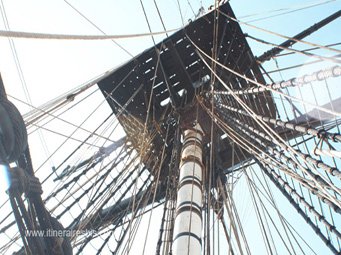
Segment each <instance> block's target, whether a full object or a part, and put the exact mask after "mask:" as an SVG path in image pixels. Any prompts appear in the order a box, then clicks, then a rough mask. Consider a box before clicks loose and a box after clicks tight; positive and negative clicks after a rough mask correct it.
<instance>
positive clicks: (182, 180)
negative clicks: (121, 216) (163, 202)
mask: <svg viewBox="0 0 341 255" xmlns="http://www.w3.org/2000/svg"><path fill="white" fill-rule="evenodd" d="M202 138H203V131H202V129H201V127H200V125H199V124H196V125H195V126H194V127H193V128H192V129H187V130H185V132H184V141H183V149H182V153H181V163H180V177H179V186H178V187H179V188H178V194H177V204H176V217H175V223H174V235H173V254H174V255H180V254H186V255H192V254H193V255H194V254H201V229H202V218H201V208H202V171H203V168H204V167H203V164H202Z"/></svg>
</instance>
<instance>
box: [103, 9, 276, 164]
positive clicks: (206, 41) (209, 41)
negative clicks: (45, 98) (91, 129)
mask: <svg viewBox="0 0 341 255" xmlns="http://www.w3.org/2000/svg"><path fill="white" fill-rule="evenodd" d="M219 9H220V11H221V12H223V13H226V14H228V15H229V16H232V17H234V14H233V11H232V9H231V7H230V5H229V4H228V3H226V4H224V5H222V6H220V8H219ZM216 15H217V17H216V20H217V22H216V25H215V22H214V19H215V13H214V12H209V13H208V14H206V15H205V16H202V17H200V18H199V19H197V20H196V21H193V22H191V23H189V24H188V25H187V26H186V27H185V28H184V29H182V30H180V31H178V32H176V33H174V34H173V35H171V36H169V37H168V38H166V39H165V40H163V41H162V42H160V43H158V44H157V45H156V46H155V47H151V48H149V49H147V50H145V51H144V52H143V53H141V54H140V55H138V56H136V57H135V58H133V59H132V60H130V61H129V62H128V63H126V64H124V65H122V66H120V67H119V68H117V69H116V70H114V71H113V72H112V73H111V75H109V76H108V77H107V78H105V79H103V80H101V81H100V82H99V83H98V84H99V87H100V89H101V91H102V93H103V95H104V96H105V98H106V100H107V102H108V103H109V105H110V107H111V108H112V110H113V112H114V113H115V114H116V115H117V116H118V119H119V120H120V122H121V124H122V126H123V128H124V129H125V131H126V133H127V135H128V137H129V138H130V140H131V141H132V143H133V144H134V146H135V147H136V148H137V149H138V150H140V149H141V141H140V138H141V135H142V134H143V132H144V129H145V123H147V125H146V129H147V135H148V136H149V138H150V141H151V143H150V144H151V147H149V148H147V149H146V148H143V150H147V152H145V159H144V161H145V163H146V164H147V165H150V167H152V165H153V164H154V163H156V162H153V160H152V159H151V158H152V157H153V154H155V153H160V152H161V151H162V146H163V144H164V141H166V142H167V145H168V146H167V151H166V153H167V158H166V160H165V162H164V166H165V167H166V166H168V164H169V160H170V154H171V150H172V145H173V136H174V129H175V127H176V126H177V125H178V124H179V123H178V118H179V116H180V125H188V124H190V123H191V122H193V121H194V120H195V119H196V118H197V117H198V118H199V121H200V124H201V125H202V126H203V129H204V132H205V133H206V134H208V133H209V132H210V126H211V118H209V116H208V115H207V114H206V112H205V111H203V109H202V108H201V107H200V106H198V105H197V104H196V102H197V100H196V97H195V96H196V95H200V94H202V93H205V92H206V91H208V89H209V87H210V84H211V81H212V75H211V71H210V70H209V68H207V66H206V65H205V63H203V61H202V59H201V58H200V56H199V54H198V52H197V49H196V48H195V47H194V46H193V45H192V43H191V42H190V40H189V39H188V38H190V39H191V40H192V41H193V42H194V43H195V44H196V45H197V46H198V47H199V48H200V49H202V50H203V51H204V52H205V53H206V54H208V55H210V56H212V52H213V37H214V35H213V31H214V28H217V31H218V33H217V40H216V42H217V57H216V59H217V61H219V62H220V63H222V64H224V65H226V66H227V67H229V68H231V69H233V70H235V71H237V72H239V73H241V74H243V75H245V76H247V77H249V78H251V79H254V80H257V81H258V82H261V83H263V84H264V83H265V82H264V78H263V77H262V74H261V72H260V70H259V67H258V65H257V62H256V60H255V58H254V56H253V54H252V51H251V49H250V47H249V45H248V43H247V41H246V39H245V36H244V34H243V32H242V30H241V28H240V26H239V24H238V23H236V22H234V21H231V20H229V19H228V18H227V17H225V16H224V15H222V14H219V12H216ZM205 61H207V63H209V65H212V62H211V61H210V60H209V59H208V58H206V60H205ZM216 73H217V74H218V75H219V77H221V78H222V79H223V80H224V82H225V83H226V84H228V85H229V86H230V87H231V88H233V89H242V88H249V87H253V86H254V85H253V84H251V83H248V82H246V81H245V80H244V79H242V78H239V77H237V76H235V75H233V74H231V73H229V72H227V71H226V70H224V69H222V68H220V67H219V66H217V69H216ZM215 88H216V89H223V86H222V85H221V84H220V83H219V82H215ZM151 94H152V101H151V106H150V108H149V111H148V105H149V99H150V96H151ZM240 98H241V99H242V100H244V101H245V102H246V101H247V102H248V104H249V106H250V107H251V108H252V109H254V111H255V112H257V113H260V114H264V109H265V111H266V115H267V116H275V108H274V103H273V101H272V98H271V95H270V94H268V93H264V94H262V95H260V96H259V97H258V98H257V99H256V98H254V97H253V95H251V94H250V95H243V96H240ZM250 102H252V103H251V105H250ZM235 107H238V105H235ZM170 123H171V128H170V130H168V137H166V133H167V126H168V125H169V124H170ZM251 124H252V123H251ZM216 132H217V133H216V134H217V135H216V136H217V140H219V141H218V142H217V144H218V146H219V147H218V148H217V150H216V151H217V153H219V155H220V160H218V161H219V162H220V163H219V165H218V166H217V168H220V169H221V168H224V169H226V168H228V167H230V166H231V164H232V162H231V153H232V152H231V151H232V150H231V146H230V144H229V142H228V139H224V140H221V139H220V136H221V135H222V133H221V132H220V131H219V129H217V131H216ZM208 137H209V135H208ZM207 142H209V141H208V140H207ZM235 151H236V152H238V150H235ZM154 156H156V155H154ZM246 157H248V155H247V154H246ZM243 160H245V157H244V156H243V155H242V153H241V154H240V157H239V158H238V157H235V159H234V163H238V162H240V161H243ZM167 161H168V162H167ZM165 171H166V170H165Z"/></svg>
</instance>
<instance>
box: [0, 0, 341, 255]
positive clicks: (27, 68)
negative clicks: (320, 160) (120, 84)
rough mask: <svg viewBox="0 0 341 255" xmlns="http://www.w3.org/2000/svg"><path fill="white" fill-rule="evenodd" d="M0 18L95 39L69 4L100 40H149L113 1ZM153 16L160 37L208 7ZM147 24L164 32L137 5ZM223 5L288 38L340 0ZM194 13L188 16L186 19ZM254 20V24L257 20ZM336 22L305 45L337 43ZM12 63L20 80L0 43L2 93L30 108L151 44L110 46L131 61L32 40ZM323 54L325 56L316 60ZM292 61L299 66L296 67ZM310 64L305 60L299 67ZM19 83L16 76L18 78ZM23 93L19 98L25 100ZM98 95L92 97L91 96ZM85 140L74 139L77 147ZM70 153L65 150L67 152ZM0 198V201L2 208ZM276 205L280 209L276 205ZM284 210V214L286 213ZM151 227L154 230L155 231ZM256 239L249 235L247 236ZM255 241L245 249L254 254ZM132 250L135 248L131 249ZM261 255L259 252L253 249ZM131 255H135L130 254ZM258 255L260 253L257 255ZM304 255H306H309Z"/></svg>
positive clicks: (102, 48) (174, 7) (35, 148)
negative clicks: (118, 37) (116, 37)
mask: <svg viewBox="0 0 341 255" xmlns="http://www.w3.org/2000/svg"><path fill="white" fill-rule="evenodd" d="M1 2H2V4H1V9H2V13H1V14H2V17H4V12H5V13H6V17H7V21H8V24H9V27H10V30H14V31H26V32H40V33H51V34H53V33H56V34H80V35H95V34H101V33H100V32H99V31H98V30H97V29H96V28H94V26H93V25H91V24H90V23H89V22H88V21H87V20H85V18H84V17H82V16H81V15H80V14H79V13H77V12H76V11H75V10H74V9H73V8H72V7H70V5H69V4H71V5H72V6H74V7H75V8H77V9H78V10H79V11H80V12H82V13H83V14H84V15H85V16H86V17H87V18H88V19H89V20H91V21H92V22H93V23H95V24H96V25H97V26H98V27H99V28H100V29H101V30H102V31H104V32H105V33H106V34H110V35H115V34H133V33H134V34H136V33H146V32H148V26H147V23H146V20H145V16H144V13H143V11H142V8H141V4H140V1H139V0H129V1H117V0H99V1H93V0H82V1H81V0H70V1H69V4H68V3H67V2H65V1H63V0H51V1H44V0H31V1H25V0H2V1H1ZM157 2H158V7H159V9H160V13H161V16H162V19H163V22H164V24H165V27H166V29H176V28H181V27H182V22H183V21H184V22H185V23H187V21H188V19H194V14H193V12H194V13H195V14H196V13H198V11H199V8H200V7H201V5H202V6H203V7H204V8H205V10H207V9H208V7H209V6H210V5H213V4H214V2H213V1H199V0H188V1H185V0H183V1H180V2H181V7H180V9H181V12H182V15H183V16H184V18H183V21H182V18H181V15H180V12H179V7H178V2H177V1H176V0H169V1H157ZM143 3H144V6H145V9H146V13H147V16H148V20H149V22H150V24H151V29H152V31H162V30H163V27H162V24H161V21H160V19H159V16H158V14H157V11H156V9H155V6H154V2H153V1H152V0H148V1H143ZM230 4H231V6H232V8H233V10H234V12H235V15H236V16H237V17H239V18H240V19H241V20H243V21H247V22H251V23H252V24H253V25H257V26H260V27H262V28H266V29H269V30H273V31H276V32H278V33H281V34H284V35H287V36H292V35H294V34H296V33H298V32H300V31H302V30H303V29H305V28H307V27H309V26H311V25H312V24H313V23H316V22H318V21H319V20H321V19H322V18H325V17H326V16H328V15H330V14H332V13H333V12H335V11H336V10H339V9H340V7H341V2H340V0H335V1H317V0H316V1H312V0H305V1H296V0H283V1H276V0H262V1H254V0H231V1H230ZM313 4H316V5H318V4H320V5H318V6H315V7H312V8H308V9H305V10H301V11H295V12H292V13H288V14H283V15H280V16H278V17H271V18H270V16H273V15H277V14H280V13H284V12H287V11H288V12H289V11H292V10H293V9H297V8H299V7H302V8H304V7H306V6H308V5H313ZM192 9H193V11H192ZM257 19H260V20H257ZM340 28H341V20H340V19H339V20H337V21H334V22H333V23H332V24H331V25H330V26H327V27H326V28H323V29H321V31H319V32H318V33H316V34H314V35H312V36H310V37H308V38H306V40H308V41H311V42H316V43H319V44H322V45H324V44H329V43H338V42H340V39H341V33H340ZM0 29H2V30H5V29H6V26H5V25H4V20H3V19H2V20H0ZM242 29H243V31H244V32H246V33H249V34H250V35H253V36H255V37H259V38H262V39H264V40H267V41H271V42H273V43H281V42H282V41H283V40H284V39H283V38H279V37H277V36H274V35H269V34H267V33H264V32H261V31H257V30H255V29H252V28H249V27H247V26H242ZM163 38H164V36H156V37H155V40H156V42H158V41H160V40H161V39H163ZM13 42H14V44H15V53H16V57H17V59H18V60H19V61H18V62H19V63H20V68H21V71H22V73H21V74H19V73H18V69H17V67H18V66H17V63H18V62H17V63H16V62H15V58H14V55H13V48H12V49H11V47H10V43H9V41H8V39H6V38H0V72H1V75H2V78H3V80H4V83H5V86H6V90H7V93H8V94H9V95H11V96H13V97H15V98H17V99H20V100H22V101H24V102H27V103H28V104H32V105H33V106H35V107H37V106H39V105H42V104H44V103H46V102H48V101H50V100H52V99H54V98H56V97H57V96H59V95H61V94H63V93H66V92H67V91H69V90H71V89H73V88H75V87H77V86H79V85H81V84H83V83H85V82H87V81H88V80H90V79H92V78H94V77H96V76H98V75H100V74H102V73H104V72H106V71H108V70H111V69H112V68H115V67H117V66H119V65H121V64H123V63H124V62H126V61H128V60H129V59H131V55H133V56H135V55H136V54H139V53H140V52H142V51H143V50H144V49H146V48H148V47H150V46H152V40H151V38H149V37H146V38H138V39H136V38H132V39H122V40H118V41H117V42H118V43H119V44H120V45H122V46H123V47H124V48H125V49H126V50H127V51H128V52H129V53H130V54H131V55H130V54H127V52H125V51H123V50H122V49H120V48H119V47H117V45H115V44H114V43H113V42H111V41H57V40H34V39H15V40H13ZM249 44H250V46H251V49H252V50H253V52H254V55H256V56H259V55H260V54H262V53H263V52H264V51H265V50H267V49H269V47H268V46H264V45H262V44H259V43H257V42H254V41H251V40H249ZM306 47H307V46H304V45H303V46H302V45H298V46H297V48H300V49H303V48H306ZM323 54H327V53H323ZM295 61H296V58H295V57H293V58H290V57H288V58H283V59H280V60H279V65H280V66H283V67H285V66H290V65H292V64H293V63H294V62H295ZM297 61H302V60H301V59H297ZM306 61H309V60H306ZM265 67H266V68H267V70H274V69H276V65H275V62H274V61H270V62H269V63H267V64H266V65H265ZM314 68H317V69H320V68H321V66H319V67H316V66H315V67H314V66H310V67H309V68H308V69H304V70H297V69H295V70H294V71H288V72H283V73H282V75H283V76H284V77H285V78H291V77H295V76H298V75H300V74H305V73H311V72H312V71H314V70H315V69H314ZM21 75H22V76H21ZM274 77H275V80H280V79H281V77H280V76H279V75H277V76H276V75H275V76H274ZM25 91H26V92H25ZM98 94H99V93H98ZM101 100H102V96H101V95H100V94H99V95H98V96H96V97H95V99H94V101H93V102H92V104H93V105H95V104H98V103H99V102H100V101H101ZM13 102H14V103H16V105H17V106H18V108H19V109H20V110H21V112H22V113H26V112H28V111H29V110H30V109H31V108H30V107H28V106H27V105H25V104H23V103H20V102H19V101H15V100H13ZM101 107H102V108H101V109H102V112H101V113H102V115H103V116H104V115H105V114H106V113H109V111H110V110H109V108H108V107H107V106H105V105H104V106H101ZM86 108H87V107H86V106H84V108H82V109H80V110H84V112H89V111H91V109H90V107H89V108H87V109H86ZM68 118H69V119H70V121H74V123H75V124H77V125H78V124H79V123H80V122H81V119H82V118H81V117H80V116H77V114H76V115H72V116H68ZM96 124H97V123H87V126H86V127H87V128H88V129H89V130H91V128H93V127H95V126H96ZM55 128H56V129H57V130H58V131H60V132H61V133H63V134H69V133H70V132H71V130H72V129H71V128H70V127H69V128H70V129H68V128H67V127H64V126H63V125H62V124H61V123H59V124H57V125H56V126H55ZM43 136H44V140H45V141H46V145H45V147H44V146H42V145H41V144H40V141H41V138H40V137H38V135H37V134H35V135H34V136H32V137H30V147H31V151H32V157H33V160H34V165H35V166H38V165H40V164H41V163H42V162H43V161H44V160H45V158H46V157H47V155H48V154H49V152H51V151H54V149H55V148H56V147H57V146H58V145H59V141H60V138H59V137H58V136H56V135H51V134H50V133H48V132H44V133H43ZM83 137H84V136H82V135H80V137H79V139H82V138H83ZM72 148H73V147H70V148H67V150H71V149H72ZM61 159H62V155H59V156H57V157H56V158H52V159H51V160H49V162H48V163H47V164H46V172H45V173H48V171H50V168H51V167H52V166H54V165H56V164H58V162H59V161H60V160H61ZM244 189H247V188H246V186H245V183H244V185H243V181H241V183H240V185H239V186H238V189H237V190H236V193H237V194H239V195H240V204H239V206H240V210H241V211H242V212H244V215H245V216H244V217H243V219H242V220H243V222H245V224H246V225H245V226H251V227H250V228H249V229H248V230H247V231H248V232H249V235H250V236H252V235H259V234H260V233H259V232H257V231H256V230H253V228H254V226H255V223H254V222H252V221H253V220H255V218H254V217H253V218H252V217H249V216H248V215H249V214H248V212H249V211H250V204H251V202H250V198H249V197H247V196H246V195H245V192H244ZM3 199H4V197H2V198H1V195H0V201H3ZM280 204H281V205H282V203H281V202H280ZM289 206H290V205H287V204H285V203H283V207H285V208H286V207H289ZM284 212H287V213H288V214H292V215H296V214H295V212H294V210H292V209H290V208H288V209H284ZM292 222H293V224H294V225H296V226H299V227H298V228H299V229H301V231H302V232H303V233H304V232H305V233H308V236H310V235H311V236H312V237H311V238H312V239H309V240H311V245H312V246H314V247H315V248H316V249H321V253H319V254H322V253H323V254H329V250H328V249H326V250H325V249H324V248H323V247H322V246H323V244H322V242H320V241H319V240H318V239H316V238H315V237H314V236H313V235H314V234H313V232H312V231H311V230H310V229H309V228H306V226H305V223H304V222H303V221H302V220H300V219H297V217H292ZM157 225H158V224H157ZM252 231H255V232H252ZM258 241H259V240H258V239H257V238H255V239H252V241H251V242H253V244H254V245H255V247H257V246H258V245H257V242H258ZM136 249H138V248H136ZM260 249H263V248H260ZM278 252H279V254H284V253H281V251H278ZM136 254H137V253H136ZM257 254H262V253H257ZM308 254H309V253H308Z"/></svg>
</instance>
